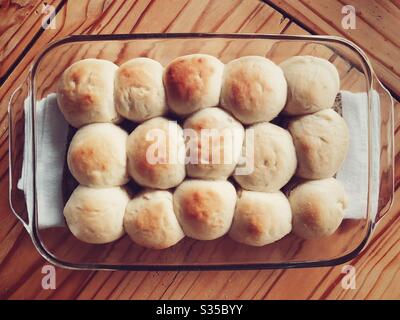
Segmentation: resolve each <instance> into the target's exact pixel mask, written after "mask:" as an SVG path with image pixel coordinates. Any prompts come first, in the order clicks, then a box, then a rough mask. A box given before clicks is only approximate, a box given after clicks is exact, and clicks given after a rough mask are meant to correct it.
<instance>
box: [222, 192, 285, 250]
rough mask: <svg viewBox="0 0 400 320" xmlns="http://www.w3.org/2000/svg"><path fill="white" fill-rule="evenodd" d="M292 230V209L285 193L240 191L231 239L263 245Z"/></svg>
mask: <svg viewBox="0 0 400 320" xmlns="http://www.w3.org/2000/svg"><path fill="white" fill-rule="evenodd" d="M291 230H292V210H291V208H290V204H289V201H288V199H287V198H286V197H285V195H284V194H283V193H282V192H280V191H279V192H274V193H265V192H256V191H245V190H243V191H241V192H240V193H239V197H238V200H237V203H236V209H235V215H234V216H233V222H232V227H231V229H230V231H229V236H230V237H231V238H232V239H234V240H236V241H238V242H241V243H244V244H247V245H250V246H264V245H266V244H270V243H273V242H275V241H277V240H279V239H282V238H283V237H284V236H285V235H287V234H288V233H290V231H291Z"/></svg>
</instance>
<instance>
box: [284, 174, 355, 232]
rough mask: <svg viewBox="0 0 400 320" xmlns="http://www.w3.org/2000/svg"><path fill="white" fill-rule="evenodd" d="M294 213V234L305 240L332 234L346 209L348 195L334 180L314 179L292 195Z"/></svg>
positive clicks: (299, 187)
mask: <svg viewBox="0 0 400 320" xmlns="http://www.w3.org/2000/svg"><path fill="white" fill-rule="evenodd" d="M289 202H290V206H291V207H292V214H293V232H294V233H295V234H296V235H298V236H299V237H302V238H305V239H313V238H320V237H324V236H329V235H331V234H333V233H334V232H335V231H336V229H337V228H338V227H339V226H340V224H341V222H342V220H343V217H344V211H345V209H346V208H347V196H346V193H345V190H344V188H343V186H342V184H341V183H340V182H339V181H337V180H336V179H335V178H328V179H323V180H311V181H307V182H304V183H301V184H299V185H298V186H296V187H295V188H294V189H292V190H291V191H290V192H289Z"/></svg>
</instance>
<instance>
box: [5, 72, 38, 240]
mask: <svg viewBox="0 0 400 320" xmlns="http://www.w3.org/2000/svg"><path fill="white" fill-rule="evenodd" d="M29 79H30V77H29V76H28V78H27V80H26V81H25V82H24V83H23V84H22V85H21V86H20V87H18V88H17V89H16V90H15V91H14V92H13V93H12V95H11V98H10V102H9V104H8V134H9V135H8V136H9V153H8V154H9V204H10V208H11V210H12V212H13V213H14V215H15V216H16V217H17V219H18V220H19V221H21V223H22V224H23V226H24V227H25V229H26V230H27V231H28V232H29V233H31V231H32V225H31V222H32V219H31V218H30V214H31V213H28V210H27V207H28V206H27V202H26V199H25V194H24V190H21V188H20V186H19V185H18V181H19V180H20V178H21V177H22V174H23V172H22V167H23V160H24V144H25V137H28V138H30V139H32V131H30V132H25V117H26V116H27V115H26V114H25V110H24V105H25V103H27V104H29V107H30V108H29V109H28V110H31V105H30V104H31V101H30V99H29V98H30V96H31V92H30V81H29ZM31 165H33V163H30V164H29V166H31ZM26 169H28V168H25V170H26ZM29 169H31V167H29ZM24 175H25V174H24ZM32 207H33V206H32Z"/></svg>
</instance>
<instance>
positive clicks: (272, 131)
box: [234, 122, 297, 192]
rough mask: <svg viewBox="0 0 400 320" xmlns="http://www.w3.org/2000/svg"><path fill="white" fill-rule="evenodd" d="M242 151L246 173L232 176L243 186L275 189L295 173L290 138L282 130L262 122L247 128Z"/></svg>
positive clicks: (250, 188)
mask: <svg viewBox="0 0 400 320" xmlns="http://www.w3.org/2000/svg"><path fill="white" fill-rule="evenodd" d="M245 136H246V137H245V142H244V144H243V151H242V154H243V156H244V157H245V159H246V160H245V161H246V167H249V168H250V167H254V170H253V171H252V172H251V173H249V174H238V173H237V172H238V171H235V175H234V178H235V180H236V181H237V182H238V183H239V184H240V186H241V187H242V188H243V189H246V190H251V191H264V192H276V191H278V190H280V189H281V188H282V187H283V186H284V185H285V184H286V183H287V182H288V181H289V180H290V178H291V177H292V176H293V175H294V173H295V171H296V166H297V160H296V151H295V148H294V145H293V140H292V137H291V136H290V134H289V132H288V131H286V130H285V129H283V128H281V127H278V126H276V125H274V124H272V123H268V122H263V123H258V124H256V125H253V126H251V127H249V128H248V129H246V132H245Z"/></svg>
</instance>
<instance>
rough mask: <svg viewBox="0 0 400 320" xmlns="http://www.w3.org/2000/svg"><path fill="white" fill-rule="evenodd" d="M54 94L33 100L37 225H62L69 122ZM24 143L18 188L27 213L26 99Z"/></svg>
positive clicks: (28, 116)
mask: <svg viewBox="0 0 400 320" xmlns="http://www.w3.org/2000/svg"><path fill="white" fill-rule="evenodd" d="M56 97H57V96H56V94H50V95H48V96H47V97H46V98H44V99H42V100H40V101H39V102H38V103H36V109H35V110H34V112H35V116H36V123H35V126H36V133H37V136H36V150H37V152H36V154H37V161H36V190H37V205H38V212H40V214H39V215H38V225H39V227H40V228H49V227H54V226H63V225H64V217H63V214H62V212H63V196H62V185H61V183H60V181H62V177H63V171H64V162H65V152H66V143H67V135H68V123H67V122H66V121H65V120H64V117H63V115H62V114H61V112H60V110H59V109H58V105H57V99H56ZM24 111H25V142H24V143H25V145H24V160H23V167H22V175H21V179H20V180H19V181H18V188H19V189H21V190H24V193H25V199H26V203H27V210H28V215H29V217H30V219H31V217H32V214H33V188H32V186H33V172H32V159H33V155H32V135H31V134H29V133H31V132H32V120H31V119H32V110H31V107H30V105H29V103H27V101H25V105H24Z"/></svg>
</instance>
